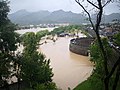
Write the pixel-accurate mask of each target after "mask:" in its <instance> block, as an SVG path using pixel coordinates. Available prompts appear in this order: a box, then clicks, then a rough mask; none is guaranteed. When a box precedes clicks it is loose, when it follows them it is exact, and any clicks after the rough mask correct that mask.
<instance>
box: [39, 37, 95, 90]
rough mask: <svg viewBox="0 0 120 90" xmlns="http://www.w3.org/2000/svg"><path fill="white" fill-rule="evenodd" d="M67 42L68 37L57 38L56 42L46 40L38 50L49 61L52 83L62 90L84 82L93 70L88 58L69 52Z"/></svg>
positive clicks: (68, 40)
mask: <svg viewBox="0 0 120 90" xmlns="http://www.w3.org/2000/svg"><path fill="white" fill-rule="evenodd" d="M69 42H70V38H68V37H65V38H58V40H57V41H56V42H53V41H50V40H48V41H47V43H46V44H43V45H41V46H40V48H39V51H41V52H43V53H44V54H45V55H46V57H47V58H48V59H50V61H51V67H52V68H53V73H54V76H53V81H54V82H55V83H56V84H57V86H58V88H62V90H68V87H70V88H71V89H73V88H74V87H76V86H77V85H78V84H79V83H81V82H82V81H84V80H86V79H87V78H88V77H89V76H90V74H91V72H92V70H93V66H92V64H91V63H90V61H89V58H88V57H86V56H82V55H77V54H74V53H72V52H70V51H69Z"/></svg>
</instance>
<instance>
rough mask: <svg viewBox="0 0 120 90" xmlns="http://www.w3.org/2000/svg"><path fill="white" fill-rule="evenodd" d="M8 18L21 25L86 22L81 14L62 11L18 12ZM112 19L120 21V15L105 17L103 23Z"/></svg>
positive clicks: (114, 14)
mask: <svg viewBox="0 0 120 90" xmlns="http://www.w3.org/2000/svg"><path fill="white" fill-rule="evenodd" d="M8 17H9V19H10V20H11V21H12V22H14V23H16V24H21V25H28V24H44V23H45V24H47V23H70V24H81V23H87V22H88V21H86V17H85V16H84V15H82V14H77V13H73V12H71V11H67V12H66V11H63V10H57V11H54V12H49V11H47V10H41V11H38V12H28V11H26V10H19V11H17V12H15V13H12V14H9V16H8ZM93 17H94V16H93ZM113 19H120V13H112V14H110V15H105V22H111V21H112V20H113Z"/></svg>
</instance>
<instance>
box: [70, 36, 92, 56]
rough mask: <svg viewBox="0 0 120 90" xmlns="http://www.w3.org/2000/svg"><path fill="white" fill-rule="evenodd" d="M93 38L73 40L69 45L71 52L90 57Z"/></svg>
mask: <svg viewBox="0 0 120 90" xmlns="http://www.w3.org/2000/svg"><path fill="white" fill-rule="evenodd" d="M93 40H94V39H93V38H76V39H71V40H70V44H69V50H70V51H71V52H73V53H76V54H79V55H84V56H88V54H89V46H90V45H91V43H92V42H93Z"/></svg>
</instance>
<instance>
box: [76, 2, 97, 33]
mask: <svg viewBox="0 0 120 90" xmlns="http://www.w3.org/2000/svg"><path fill="white" fill-rule="evenodd" d="M75 1H76V3H78V5H80V6H81V7H82V9H83V10H84V11H85V12H86V13H87V15H88V17H89V21H90V23H91V25H92V27H93V30H94V31H95V26H94V24H93V22H92V19H91V16H90V14H89V12H88V11H87V10H86V9H85V7H84V6H83V5H82V4H81V3H80V2H79V0H75ZM95 32H96V31H95Z"/></svg>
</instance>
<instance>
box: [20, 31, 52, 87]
mask: <svg viewBox="0 0 120 90" xmlns="http://www.w3.org/2000/svg"><path fill="white" fill-rule="evenodd" d="M23 45H24V50H23V62H24V63H23V65H22V68H21V71H22V74H23V75H22V79H23V81H25V82H27V83H28V84H29V85H30V87H31V88H34V89H35V87H36V86H37V85H39V84H47V83H51V82H52V77H53V73H52V68H50V65H49V64H50V60H47V59H46V58H45V56H44V55H43V54H41V53H39V52H38V51H37V47H36V46H37V37H36V35H35V34H34V33H33V32H30V33H26V34H25V35H24V37H23Z"/></svg>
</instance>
